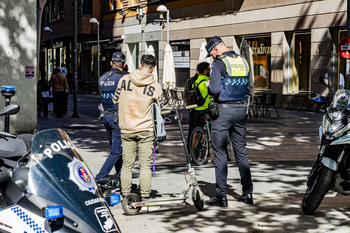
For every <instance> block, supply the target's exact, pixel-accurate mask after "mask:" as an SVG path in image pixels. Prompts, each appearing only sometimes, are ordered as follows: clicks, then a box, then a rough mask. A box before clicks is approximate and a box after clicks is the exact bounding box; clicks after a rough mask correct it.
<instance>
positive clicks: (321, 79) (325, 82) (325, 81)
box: [318, 75, 328, 87]
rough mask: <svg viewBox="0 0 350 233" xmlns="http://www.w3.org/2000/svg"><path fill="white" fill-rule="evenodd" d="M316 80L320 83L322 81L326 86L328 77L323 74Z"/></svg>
mask: <svg viewBox="0 0 350 233" xmlns="http://www.w3.org/2000/svg"><path fill="white" fill-rule="evenodd" d="M318 81H319V82H320V83H322V84H323V85H325V86H326V87H328V78H326V77H325V76H322V75H321V76H320V77H319V78H318Z"/></svg>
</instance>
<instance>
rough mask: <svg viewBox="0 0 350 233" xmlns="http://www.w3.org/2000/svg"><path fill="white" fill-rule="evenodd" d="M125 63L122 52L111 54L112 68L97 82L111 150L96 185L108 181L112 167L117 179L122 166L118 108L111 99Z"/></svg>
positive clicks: (97, 177) (124, 73) (123, 73)
mask: <svg viewBox="0 0 350 233" xmlns="http://www.w3.org/2000/svg"><path fill="white" fill-rule="evenodd" d="M125 62H126V60H125V55H124V54H123V53H122V52H115V53H113V55H112V60H111V61H110V64H111V66H112V68H111V69H110V71H108V72H106V73H104V74H103V75H102V76H101V77H100V79H99V81H98V83H99V87H100V93H101V105H102V109H101V112H102V116H101V118H102V122H103V124H104V126H105V128H106V132H107V136H108V140H109V145H110V149H111V151H110V153H109V155H108V157H107V159H106V161H105V162H104V164H103V165H102V167H101V169H100V171H99V173H98V174H97V175H96V180H97V182H98V183H104V182H105V181H107V180H108V177H107V176H108V174H109V173H110V172H111V170H112V168H113V167H115V170H116V173H117V175H118V177H119V176H120V169H121V166H122V146H121V143H122V142H121V136H120V128H119V124H118V117H117V114H118V107H117V106H116V105H115V104H114V103H113V101H112V98H113V95H114V92H115V90H116V89H117V85H118V83H119V80H120V79H121V77H123V76H124V75H126V74H128V73H127V72H124V71H123V69H124V67H125Z"/></svg>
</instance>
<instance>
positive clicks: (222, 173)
mask: <svg viewBox="0 0 350 233" xmlns="http://www.w3.org/2000/svg"><path fill="white" fill-rule="evenodd" d="M205 47H206V49H207V51H208V56H212V58H213V59H214V61H213V64H212V66H211V72H210V79H209V81H208V82H207V83H206V86H207V87H208V91H209V93H210V94H212V95H214V100H215V102H216V103H218V106H219V116H218V117H217V118H216V119H212V146H213V149H214V156H215V178H216V195H215V196H214V197H212V198H211V199H210V200H207V201H205V203H206V205H209V206H221V207H227V198H226V190H227V153H228V152H227V137H228V136H230V137H231V141H232V145H233V148H234V152H235V158H236V162H237V165H238V168H239V173H240V176H241V184H242V186H243V188H242V189H243V195H241V196H240V197H239V201H242V202H244V203H246V204H253V196H252V192H253V183H252V180H251V173H250V167H249V162H248V157H247V154H246V112H245V108H246V103H245V97H246V93H247V92H248V91H249V89H250V82H249V66H248V63H247V61H246V60H245V59H244V58H243V57H242V56H239V55H237V54H236V53H235V52H233V51H230V50H229V49H228V48H227V47H226V46H225V44H224V43H223V41H222V39H221V38H220V37H218V36H214V37H213V38H211V39H210V40H209V41H208V43H207V45H206V46H205Z"/></svg>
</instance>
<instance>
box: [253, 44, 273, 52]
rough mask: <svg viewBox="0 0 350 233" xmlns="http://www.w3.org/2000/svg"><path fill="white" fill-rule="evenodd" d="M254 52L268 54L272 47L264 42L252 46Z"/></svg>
mask: <svg viewBox="0 0 350 233" xmlns="http://www.w3.org/2000/svg"><path fill="white" fill-rule="evenodd" d="M252 51H253V54H256V55H267V54H271V47H270V46H264V44H260V47H252Z"/></svg>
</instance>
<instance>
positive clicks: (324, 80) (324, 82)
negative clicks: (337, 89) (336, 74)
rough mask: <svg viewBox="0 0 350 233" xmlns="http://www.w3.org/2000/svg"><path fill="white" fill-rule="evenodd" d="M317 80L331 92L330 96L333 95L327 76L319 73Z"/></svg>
mask: <svg viewBox="0 0 350 233" xmlns="http://www.w3.org/2000/svg"><path fill="white" fill-rule="evenodd" d="M318 81H319V82H320V83H321V84H323V85H324V86H326V87H328V89H329V91H330V92H331V94H332V96H333V91H332V89H331V87H330V86H329V82H328V77H325V76H323V75H321V76H320V77H319V78H318Z"/></svg>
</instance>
